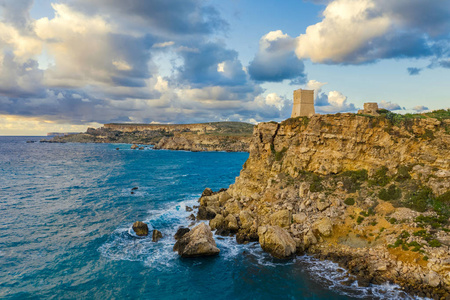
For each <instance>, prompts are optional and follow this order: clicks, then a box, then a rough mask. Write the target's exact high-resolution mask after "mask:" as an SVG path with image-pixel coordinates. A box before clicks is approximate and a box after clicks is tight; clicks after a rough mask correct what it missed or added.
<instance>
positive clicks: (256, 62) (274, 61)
mask: <svg viewBox="0 0 450 300" xmlns="http://www.w3.org/2000/svg"><path fill="white" fill-rule="evenodd" d="M248 72H249V74H250V76H251V78H252V79H254V80H257V81H260V82H281V81H283V80H285V79H290V80H291V81H292V82H291V84H295V85H300V84H304V83H305V82H306V74H305V66H304V64H303V62H302V61H301V60H299V59H298V58H297V56H296V55H295V39H293V38H291V37H289V36H288V35H286V34H283V33H282V32H281V31H280V30H278V31H272V32H270V33H268V34H266V35H265V36H263V37H262V38H261V40H260V42H259V50H258V53H257V54H256V56H255V58H254V59H253V60H252V61H251V62H250V65H249V67H248Z"/></svg>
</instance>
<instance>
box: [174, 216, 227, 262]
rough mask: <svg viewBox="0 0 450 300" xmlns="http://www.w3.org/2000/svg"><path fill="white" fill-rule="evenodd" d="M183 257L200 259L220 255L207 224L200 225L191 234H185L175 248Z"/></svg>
mask: <svg viewBox="0 0 450 300" xmlns="http://www.w3.org/2000/svg"><path fill="white" fill-rule="evenodd" d="M173 250H174V251H178V255H180V256H181V257H199V256H211V255H217V254H219V252H220V250H219V248H217V246H216V242H215V241H214V238H213V235H212V232H211V228H209V226H208V225H206V224H205V223H200V224H199V225H197V226H196V227H194V228H193V229H192V230H191V231H190V232H188V233H186V234H184V235H183V236H182V237H181V238H179V239H178V240H177V242H176V243H175V245H174V246H173Z"/></svg>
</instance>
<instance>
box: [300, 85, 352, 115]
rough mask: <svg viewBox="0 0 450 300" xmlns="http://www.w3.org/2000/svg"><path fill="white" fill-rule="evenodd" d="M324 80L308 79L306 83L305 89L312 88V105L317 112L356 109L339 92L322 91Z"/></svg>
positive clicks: (350, 110)
mask: <svg viewBox="0 0 450 300" xmlns="http://www.w3.org/2000/svg"><path fill="white" fill-rule="evenodd" d="M326 84H327V83H326V82H319V81H317V80H310V81H308V83H307V84H306V87H305V89H307V90H314V95H315V98H314V105H315V108H316V112H318V113H326V114H328V113H337V112H353V111H356V108H355V105H354V104H353V103H347V97H346V96H344V95H343V94H342V93H341V92H338V91H330V92H329V93H328V94H326V93H324V92H322V87H323V86H324V85H326Z"/></svg>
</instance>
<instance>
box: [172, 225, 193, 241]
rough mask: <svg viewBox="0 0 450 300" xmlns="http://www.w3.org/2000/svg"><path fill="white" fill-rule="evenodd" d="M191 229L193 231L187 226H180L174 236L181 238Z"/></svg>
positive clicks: (177, 238)
mask: <svg viewBox="0 0 450 300" xmlns="http://www.w3.org/2000/svg"><path fill="white" fill-rule="evenodd" d="M189 231H191V230H190V229H189V228H186V227H180V228H178V230H177V232H176V233H175V235H174V236H173V237H174V238H175V239H176V240H179V239H180V238H182V237H183V235H185V234H186V233H188V232H189Z"/></svg>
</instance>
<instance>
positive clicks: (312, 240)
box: [303, 230, 317, 249]
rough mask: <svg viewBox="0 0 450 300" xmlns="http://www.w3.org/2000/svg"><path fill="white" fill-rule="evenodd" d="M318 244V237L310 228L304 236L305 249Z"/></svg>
mask: <svg viewBox="0 0 450 300" xmlns="http://www.w3.org/2000/svg"><path fill="white" fill-rule="evenodd" d="M315 244H317V238H316V236H315V235H314V233H313V232H312V230H309V231H308V232H307V233H306V234H305V235H304V236H303V245H304V248H305V249H308V248H309V246H311V245H315Z"/></svg>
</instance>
